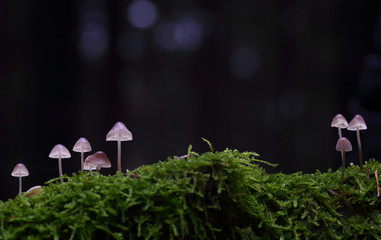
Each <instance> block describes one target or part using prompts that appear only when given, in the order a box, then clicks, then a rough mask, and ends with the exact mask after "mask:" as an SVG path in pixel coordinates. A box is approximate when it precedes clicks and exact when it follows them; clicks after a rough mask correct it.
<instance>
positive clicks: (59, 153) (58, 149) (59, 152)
mask: <svg viewBox="0 0 381 240" xmlns="http://www.w3.org/2000/svg"><path fill="white" fill-rule="evenodd" d="M49 157H50V158H58V172H59V174H60V178H61V179H60V181H61V183H63V178H62V163H61V159H62V158H70V157H71V155H70V152H69V150H67V148H66V147H65V146H64V145H62V144H57V145H55V146H54V147H53V149H52V151H51V152H50V154H49Z"/></svg>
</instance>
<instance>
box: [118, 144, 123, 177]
mask: <svg viewBox="0 0 381 240" xmlns="http://www.w3.org/2000/svg"><path fill="white" fill-rule="evenodd" d="M121 156H122V142H121V141H120V140H118V171H119V172H122V160H121Z"/></svg>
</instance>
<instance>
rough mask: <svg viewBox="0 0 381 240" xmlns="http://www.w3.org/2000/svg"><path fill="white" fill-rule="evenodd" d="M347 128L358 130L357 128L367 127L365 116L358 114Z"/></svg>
mask: <svg viewBox="0 0 381 240" xmlns="http://www.w3.org/2000/svg"><path fill="white" fill-rule="evenodd" d="M347 129H348V130H349V131H357V129H359V130H365V129H367V126H366V124H365V121H364V118H363V117H362V116H361V115H359V114H357V115H356V116H354V118H353V119H352V121H350V122H349V125H348V128H347Z"/></svg>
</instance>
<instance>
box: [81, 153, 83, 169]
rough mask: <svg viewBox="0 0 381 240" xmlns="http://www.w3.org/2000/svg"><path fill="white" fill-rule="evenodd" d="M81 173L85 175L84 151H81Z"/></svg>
mask: <svg viewBox="0 0 381 240" xmlns="http://www.w3.org/2000/svg"><path fill="white" fill-rule="evenodd" d="M81 172H82V173H83V151H81Z"/></svg>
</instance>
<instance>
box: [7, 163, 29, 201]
mask: <svg viewBox="0 0 381 240" xmlns="http://www.w3.org/2000/svg"><path fill="white" fill-rule="evenodd" d="M11 175H12V176H13V177H18V178H19V195H21V191H22V180H21V178H22V177H26V176H29V171H28V169H26V167H25V165H24V164H22V163H18V164H16V166H15V168H14V169H13V171H12V173H11Z"/></svg>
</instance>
